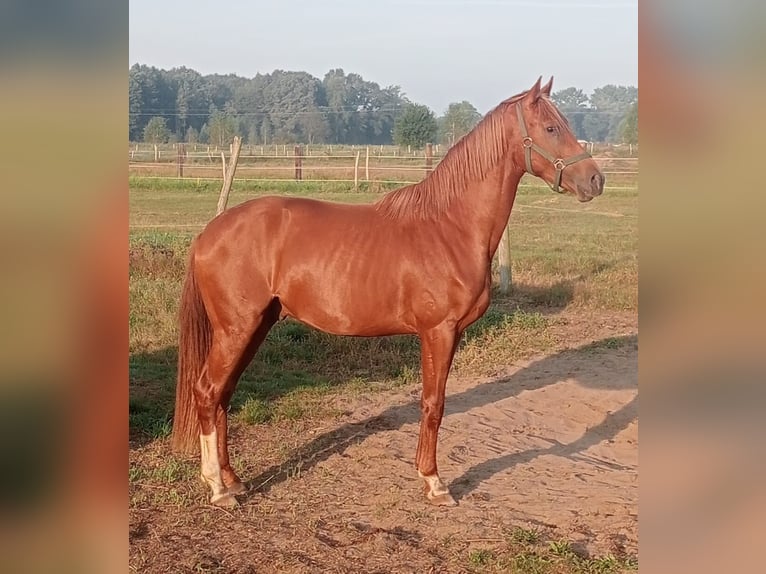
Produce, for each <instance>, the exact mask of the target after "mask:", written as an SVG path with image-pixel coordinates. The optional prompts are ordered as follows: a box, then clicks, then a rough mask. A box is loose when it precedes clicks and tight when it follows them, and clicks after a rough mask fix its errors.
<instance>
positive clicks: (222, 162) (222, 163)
mask: <svg viewBox="0 0 766 574" xmlns="http://www.w3.org/2000/svg"><path fill="white" fill-rule="evenodd" d="M221 170H222V171H223V180H224V181H226V156H225V155H223V152H221Z"/></svg>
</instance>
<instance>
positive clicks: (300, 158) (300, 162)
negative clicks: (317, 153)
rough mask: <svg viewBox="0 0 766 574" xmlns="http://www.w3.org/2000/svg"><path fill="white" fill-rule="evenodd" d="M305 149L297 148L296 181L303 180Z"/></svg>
mask: <svg viewBox="0 0 766 574" xmlns="http://www.w3.org/2000/svg"><path fill="white" fill-rule="evenodd" d="M302 167H303V148H301V146H299V145H297V146H295V181H301V180H302V179H303V170H302Z"/></svg>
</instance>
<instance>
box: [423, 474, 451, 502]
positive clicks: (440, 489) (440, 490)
mask: <svg viewBox="0 0 766 574" xmlns="http://www.w3.org/2000/svg"><path fill="white" fill-rule="evenodd" d="M418 476H419V477H420V478H422V479H423V480H425V481H426V484H427V485H428V493H427V494H426V496H428V498H434V497H436V496H441V495H442V494H449V490H448V489H447V487H446V486H445V485H444V483H443V482H442V479H441V478H439V475H438V474H434V475H433V476H425V475H424V474H423V473H422V472H420V471H418Z"/></svg>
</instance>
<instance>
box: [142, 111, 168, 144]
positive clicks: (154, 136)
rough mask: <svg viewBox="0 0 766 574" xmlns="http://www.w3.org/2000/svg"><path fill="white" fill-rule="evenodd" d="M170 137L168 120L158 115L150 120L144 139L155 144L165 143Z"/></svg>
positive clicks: (145, 128) (145, 129)
mask: <svg viewBox="0 0 766 574" xmlns="http://www.w3.org/2000/svg"><path fill="white" fill-rule="evenodd" d="M169 137H170V130H168V124H167V120H165V118H161V117H158V116H155V117H153V118H152V119H150V120H149V122H148V123H147V124H146V127H144V141H145V142H148V143H153V144H160V143H165V142H167V141H168V138H169Z"/></svg>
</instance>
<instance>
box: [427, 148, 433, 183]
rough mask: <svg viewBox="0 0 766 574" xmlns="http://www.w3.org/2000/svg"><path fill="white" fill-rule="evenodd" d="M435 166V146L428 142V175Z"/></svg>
mask: <svg viewBox="0 0 766 574" xmlns="http://www.w3.org/2000/svg"><path fill="white" fill-rule="evenodd" d="M433 168H434V148H433V146H432V145H431V144H430V143H427V144H426V177H428V174H429V173H431V172H432V171H433Z"/></svg>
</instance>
